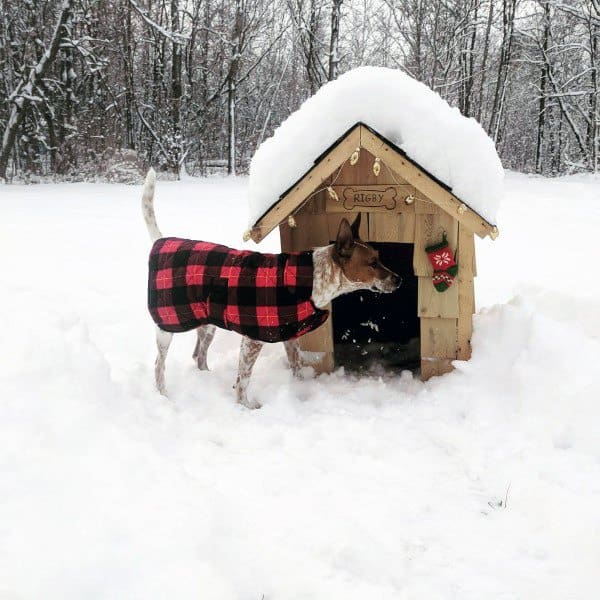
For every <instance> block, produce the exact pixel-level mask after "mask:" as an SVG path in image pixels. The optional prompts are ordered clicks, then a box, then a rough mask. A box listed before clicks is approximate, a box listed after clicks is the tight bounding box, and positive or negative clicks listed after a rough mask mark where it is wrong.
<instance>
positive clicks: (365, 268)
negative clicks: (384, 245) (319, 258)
mask: <svg viewBox="0 0 600 600" xmlns="http://www.w3.org/2000/svg"><path fill="white" fill-rule="evenodd" d="M359 227H360V213H358V216H357V217H356V219H355V221H354V223H352V225H350V223H348V220H347V219H342V222H341V223H340V227H339V229H338V234H337V238H336V241H335V244H334V246H333V253H332V256H333V260H334V261H335V262H336V263H337V264H338V265H339V266H340V268H341V269H342V272H343V274H344V275H345V276H346V279H348V281H349V282H350V283H352V284H353V286H352V287H353V289H368V290H372V291H374V292H385V293H391V292H393V291H395V290H396V289H397V288H398V287H399V285H400V283H401V282H402V280H401V279H400V277H399V276H398V275H397V274H396V273H394V272H393V271H391V270H390V269H388V268H387V267H385V266H384V265H382V264H381V261H380V260H379V252H377V250H375V248H372V247H371V246H369V244H367V243H365V242H363V241H362V240H361V239H360V236H359V235H358V230H359Z"/></svg>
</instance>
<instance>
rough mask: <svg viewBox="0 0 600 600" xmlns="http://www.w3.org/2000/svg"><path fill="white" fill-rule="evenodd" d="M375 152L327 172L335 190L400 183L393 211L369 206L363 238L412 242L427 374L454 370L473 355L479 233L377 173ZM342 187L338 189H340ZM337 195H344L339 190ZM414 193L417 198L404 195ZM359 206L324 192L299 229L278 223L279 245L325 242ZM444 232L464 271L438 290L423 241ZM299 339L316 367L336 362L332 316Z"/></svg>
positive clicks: (292, 247) (300, 216) (299, 217)
mask: <svg viewBox="0 0 600 600" xmlns="http://www.w3.org/2000/svg"><path fill="white" fill-rule="evenodd" d="M374 160H375V157H374V156H373V155H372V154H371V153H370V152H368V151H367V150H366V149H365V148H362V149H361V152H360V157H359V161H358V163H357V164H356V165H350V164H349V162H346V163H345V164H344V165H343V166H342V167H341V169H338V170H337V171H334V173H332V175H331V176H330V177H329V178H328V179H325V181H324V183H323V185H331V186H333V187H334V189H336V191H337V190H338V189H340V188H343V186H351V185H360V186H369V185H372V186H376V187H377V188H380V187H382V186H386V185H390V186H394V188H395V189H396V190H397V192H398V193H397V202H396V206H395V208H394V209H393V210H388V209H383V210H382V209H379V208H378V209H376V210H373V211H371V210H370V209H366V210H365V209H364V208H363V211H362V221H361V227H360V235H361V237H362V239H364V240H368V241H377V242H401V243H414V244H415V249H414V259H413V268H414V272H415V275H416V276H417V277H418V278H419V282H418V313H419V317H420V319H421V378H422V379H424V380H426V379H428V378H430V377H432V376H434V375H442V374H443V373H447V372H448V371H450V370H452V364H451V362H452V360H455V359H457V358H458V359H461V360H468V358H470V355H471V333H472V315H473V313H474V312H475V299H474V285H473V278H474V277H475V275H476V267H475V246H474V244H475V242H474V234H473V232H472V231H470V230H469V229H468V228H467V227H465V226H464V225H462V224H460V225H459V223H458V221H457V220H456V219H455V218H453V217H452V216H451V215H449V214H448V213H447V212H445V211H443V210H441V209H440V208H439V207H438V206H437V205H436V204H434V203H433V202H431V201H430V200H428V199H427V197H426V196H424V195H423V194H422V193H420V192H419V191H418V190H417V189H416V188H414V187H413V186H412V185H410V184H409V183H408V182H407V181H406V180H405V179H403V178H402V177H401V175H400V174H398V173H396V172H392V171H391V170H390V169H388V168H386V167H385V166H382V169H381V172H380V175H379V176H378V177H376V176H375V175H374V173H373V162H374ZM341 192H342V189H341V190H340V193H341ZM338 195H339V194H338ZM408 195H411V196H413V197H414V198H415V201H414V202H412V203H408V204H407V203H406V202H405V201H404V198H405V197H406V196H408ZM358 212H360V207H353V208H352V210H350V211H348V210H346V208H344V206H343V198H341V197H340V200H339V201H337V202H336V201H335V200H332V199H331V198H330V196H329V194H328V193H327V192H326V191H322V192H319V193H318V194H317V195H315V196H314V197H313V198H312V199H311V200H310V202H308V203H307V204H306V205H305V206H304V207H303V208H302V209H301V210H300V211H299V212H298V213H297V214H296V215H295V219H296V223H297V227H296V228H293V229H292V228H290V227H289V226H288V225H287V223H284V224H282V225H281V226H280V234H281V247H282V250H283V251H284V252H285V251H298V250H304V249H307V248H312V247H315V246H321V245H326V244H328V243H329V242H331V241H333V240H335V237H336V234H337V230H338V227H339V223H340V221H341V220H342V219H343V218H344V217H346V218H348V220H349V221H350V222H352V220H353V219H354V218H355V216H356V214H358ZM444 232H445V233H446V236H447V238H448V242H449V244H450V246H451V248H452V249H453V250H454V251H455V252H456V257H457V262H458V264H459V275H458V277H457V280H456V281H455V284H454V285H453V286H452V287H450V288H449V289H448V290H447V291H445V292H442V293H439V292H437V291H436V290H435V288H434V287H433V284H432V282H431V278H432V275H433V269H432V267H431V264H430V262H429V260H428V258H427V254H426V252H425V247H426V246H429V245H431V244H435V243H437V242H439V241H440V240H441V239H442V235H443V233H444ZM300 345H301V348H302V350H303V351H304V352H305V356H306V355H307V354H306V353H310V354H308V356H309V357H312V359H313V360H312V364H313V366H314V367H315V370H316V371H317V372H330V371H332V370H333V368H334V361H333V327H332V319H329V320H328V321H327V322H326V323H325V324H324V325H323V326H322V327H320V328H319V329H318V330H316V331H314V332H312V333H310V334H308V335H306V336H303V337H302V338H301V339H300Z"/></svg>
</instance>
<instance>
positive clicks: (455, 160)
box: [249, 67, 504, 225]
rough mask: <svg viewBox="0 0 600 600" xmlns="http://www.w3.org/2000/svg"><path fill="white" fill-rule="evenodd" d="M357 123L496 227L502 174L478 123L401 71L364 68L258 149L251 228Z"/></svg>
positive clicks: (319, 96) (320, 95)
mask: <svg viewBox="0 0 600 600" xmlns="http://www.w3.org/2000/svg"><path fill="white" fill-rule="evenodd" d="M358 122H363V123H365V124H366V125H369V126H370V127H372V128H373V129H375V130H376V131H377V132H379V133H380V134H381V135H383V136H384V137H386V138H387V139H388V140H390V141H391V142H393V143H394V144H396V145H397V146H399V147H400V148H401V149H402V150H404V152H406V154H408V156H409V157H410V158H411V159H413V160H414V161H416V162H417V163H419V164H420V165H421V166H422V167H423V168H424V169H426V170H427V171H429V172H430V173H431V174H432V175H434V176H435V177H437V179H439V180H440V181H442V182H444V183H445V184H446V185H448V186H449V187H450V188H452V191H453V193H454V194H455V195H456V196H458V197H459V198H460V199H461V200H463V201H464V202H465V203H466V204H468V205H469V206H470V207H471V208H472V209H473V210H475V211H476V212H478V213H479V214H480V215H481V216H482V217H484V218H485V219H487V220H488V221H489V222H490V223H495V222H496V214H497V211H498V207H499V204H500V199H501V197H502V183H503V178H504V172H503V169H502V164H501V163H500V159H499V158H498V154H497V153H496V149H495V147H494V143H493V142H492V140H491V139H490V138H489V137H488V136H487V134H486V133H485V131H484V130H483V128H482V127H481V125H479V123H477V121H475V119H472V118H467V117H464V116H463V115H461V113H460V111H459V110H458V109H457V108H453V107H451V106H450V105H449V104H448V103H447V102H446V101H445V100H443V99H442V98H441V97H440V96H439V95H438V94H436V93H435V92H434V91H432V90H431V89H429V88H428V87H427V86H426V85H424V84H422V83H420V82H418V81H416V80H415V79H413V78H412V77H409V76H408V75H407V74H406V73H404V72H403V71H400V70H398V69H387V68H383V67H360V68H358V69H354V70H352V71H349V72H348V73H346V74H344V75H342V76H341V77H340V78H339V79H337V80H336V81H332V82H330V83H328V84H326V85H324V86H323V87H322V88H321V89H320V90H319V91H318V92H317V93H316V94H315V95H314V96H313V97H311V98H309V99H308V100H307V101H306V102H305V103H304V104H303V105H302V106H301V107H300V108H299V109H298V110H297V111H296V112H294V113H293V114H292V115H290V116H289V117H288V118H287V119H286V120H285V121H284V122H283V123H282V124H281V126H280V127H279V128H278V129H277V130H276V131H275V133H274V134H273V137H271V138H269V139H268V140H266V141H265V142H264V143H263V144H262V145H261V146H260V147H259V148H258V150H257V151H256V154H255V155H254V158H253V159H252V163H251V165H250V181H249V205H250V225H254V223H256V221H257V220H258V219H259V218H260V217H261V216H262V215H263V214H264V213H265V212H266V211H267V210H268V209H269V208H270V207H271V206H272V205H273V204H274V203H275V202H276V201H277V199H278V198H279V197H280V195H281V194H282V193H284V192H285V191H286V190H287V189H288V188H289V187H291V186H292V185H293V184H294V183H295V182H296V181H297V180H298V179H299V178H300V177H302V175H304V173H306V171H308V169H310V168H311V167H312V165H313V163H314V160H315V159H316V158H317V157H318V156H319V155H320V154H321V153H322V152H323V151H324V150H325V149H326V148H328V147H329V146H331V144H333V143H334V142H335V141H336V140H337V139H338V138H339V137H340V136H341V135H343V134H344V132H346V131H347V130H348V129H349V128H350V127H352V125H354V124H356V123H358Z"/></svg>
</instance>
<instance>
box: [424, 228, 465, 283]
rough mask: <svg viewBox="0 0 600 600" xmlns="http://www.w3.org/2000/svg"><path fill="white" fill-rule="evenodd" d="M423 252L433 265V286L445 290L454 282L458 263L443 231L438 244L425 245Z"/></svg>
mask: <svg viewBox="0 0 600 600" xmlns="http://www.w3.org/2000/svg"><path fill="white" fill-rule="evenodd" d="M425 252H427V256H428V257H429V262H430V263H431V264H432V266H433V278H432V281H433V286H434V287H435V289H436V290H437V291H438V292H445V291H446V290H447V289H448V288H449V287H450V286H451V285H452V284H453V283H454V278H455V277H456V275H457V274H458V265H457V264H456V262H454V255H453V254H452V250H451V249H450V246H448V240H447V239H446V234H445V233H444V237H443V239H442V241H441V242H440V243H439V244H434V245H433V246H427V248H425Z"/></svg>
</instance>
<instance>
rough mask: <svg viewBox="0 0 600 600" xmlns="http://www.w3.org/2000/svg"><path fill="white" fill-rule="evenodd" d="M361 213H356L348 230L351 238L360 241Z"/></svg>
mask: <svg viewBox="0 0 600 600" xmlns="http://www.w3.org/2000/svg"><path fill="white" fill-rule="evenodd" d="M361 215H362V213H358V215H357V217H356V219H354V223H352V225H351V227H350V229H351V230H352V237H353V238H354V239H355V240H360V235H359V233H358V232H359V230H360V216H361Z"/></svg>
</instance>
